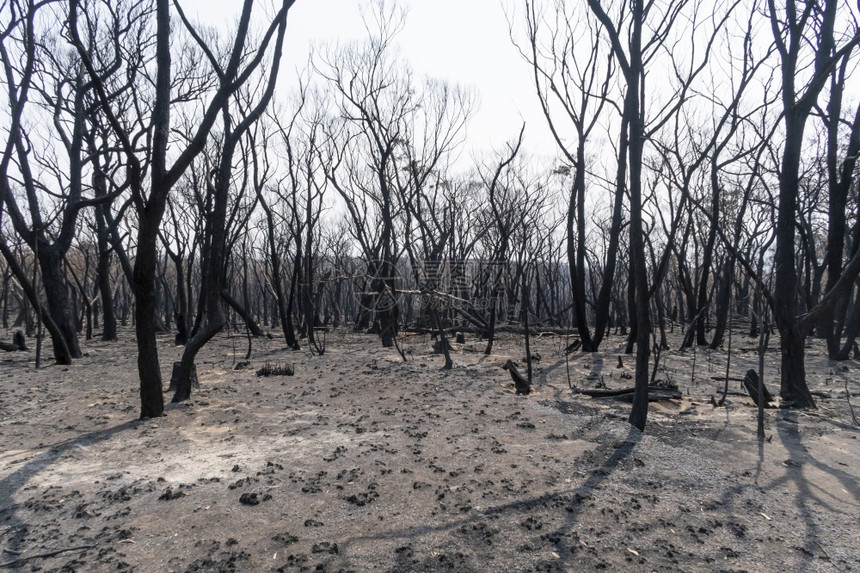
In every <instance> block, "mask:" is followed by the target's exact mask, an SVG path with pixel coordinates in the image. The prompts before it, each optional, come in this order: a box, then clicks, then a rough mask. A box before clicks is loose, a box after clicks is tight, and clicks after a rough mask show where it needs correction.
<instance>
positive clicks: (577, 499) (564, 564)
mask: <svg viewBox="0 0 860 573" xmlns="http://www.w3.org/2000/svg"><path fill="white" fill-rule="evenodd" d="M641 439H642V433H641V432H639V430H637V429H636V428H633V427H630V428H629V430H628V434H627V437H626V438H625V439H624V440H623V441H619V442H617V443H616V444H614V445H613V450H612V453H611V454H610V455H609V456H608V457H607V458H606V459H605V460H604V461H603V463H601V464H600V466H599V467H597V468H596V469H594V470H593V471H592V472H591V474H590V475H589V476H588V478H587V479H586V480H585V481H584V482H583V483H582V484H581V485H580V486H578V487H576V488H573V489H571V490H567V491H562V492H555V493H549V494H544V495H540V496H532V497H529V498H526V499H521V500H517V501H514V502H511V503H506V504H502V505H496V506H492V507H488V508H487V509H485V510H483V511H481V512H480V513H479V514H477V515H473V516H470V517H467V518H463V519H454V520H452V521H448V522H447V523H444V524H440V525H427V526H419V527H406V528H402V529H399V530H392V531H386V532H385V533H381V534H378V535H369V536H357V537H353V538H352V539H347V540H345V541H344V542H343V543H341V544H340V545H341V548H342V550H343V551H342V553H343V554H348V553H349V548H350V546H351V545H359V544H362V543H368V542H370V543H372V542H374V541H383V540H384V541H390V540H392V539H401V540H403V541H405V542H410V541H412V540H415V539H416V538H421V537H431V536H433V535H434V534H439V533H446V532H454V531H455V530H457V529H460V528H463V527H464V526H469V525H477V524H479V522H481V521H482V520H484V519H486V518H487V517H491V516H494V515H498V516H502V515H511V514H523V515H527V514H528V512H529V511H530V510H535V509H538V508H542V507H547V506H553V507H562V508H564V509H566V511H567V516H566V519H565V521H564V522H563V523H562V525H561V526H559V527H558V528H556V530H555V531H551V532H548V533H547V534H545V535H544V536H543V537H544V538H545V539H547V540H548V541H549V542H550V543H552V544H553V548H554V550H555V553H556V554H557V555H558V559H556V560H555V562H554V563H555V566H554V567H555V568H556V569H558V568H561V570H571V571H573V570H576V569H575V564H574V561H573V558H574V554H573V552H571V551H570V550H569V548H567V547H565V546H564V545H563V544H562V540H563V539H564V538H566V537H568V536H569V534H570V533H571V532H573V531H574V530H575V527H576V526H577V524H578V523H579V518H580V513H581V511H582V508H583V507H584V504H583V503H582V502H583V501H584V500H586V499H589V498H590V497H591V495H592V492H593V491H595V490H596V489H598V488H599V487H600V486H601V485H602V484H603V483H604V482H606V481H607V480H608V479H609V478H610V477H611V476H612V474H613V473H614V471H615V470H616V469H617V468H618V467H619V465H622V463H623V462H624V461H625V460H626V459H627V458H629V457H630V456H631V454H632V453H633V451H634V449H635V448H636V445H637V444H638V443H639V442H640V440H641ZM413 556H414V555H413V552H412V549H411V547H410V545H409V544H408V543H407V545H405V546H403V547H399V548H398V549H397V550H396V551H395V556H394V561H395V563H394V567H393V569H391V571H392V572H406V571H436V570H450V569H451V567H452V566H453V567H454V568H455V569H456V570H457V571H466V572H468V571H483V570H486V564H484V565H483V566H473V565H471V564H470V563H469V559H468V557H466V556H464V555H460V554H453V555H452V554H445V553H440V554H439V555H434V556H431V557H428V558H426V559H424V561H417V560H415V559H413Z"/></svg>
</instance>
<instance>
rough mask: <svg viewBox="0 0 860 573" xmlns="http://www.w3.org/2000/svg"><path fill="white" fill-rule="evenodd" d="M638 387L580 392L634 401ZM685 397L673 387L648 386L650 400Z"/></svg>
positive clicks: (595, 396) (587, 389)
mask: <svg viewBox="0 0 860 573" xmlns="http://www.w3.org/2000/svg"><path fill="white" fill-rule="evenodd" d="M634 392H636V388H622V389H610V388H584V389H581V390H579V393H580V394H584V395H586V396H591V397H592V398H618V399H619V400H624V401H628V402H632V401H633V394H634ZM682 397H683V395H682V394H681V392H679V391H678V390H674V389H672V388H662V387H660V386H649V387H648V401H649V402H659V401H660V400H680V399H681V398H682Z"/></svg>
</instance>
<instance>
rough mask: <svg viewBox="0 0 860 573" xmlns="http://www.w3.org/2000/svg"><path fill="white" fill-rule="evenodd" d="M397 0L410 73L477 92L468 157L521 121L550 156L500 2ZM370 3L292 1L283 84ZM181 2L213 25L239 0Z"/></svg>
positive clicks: (355, 28) (538, 150)
mask: <svg viewBox="0 0 860 573" xmlns="http://www.w3.org/2000/svg"><path fill="white" fill-rule="evenodd" d="M388 1H391V0H388ZM398 1H399V3H400V4H402V5H405V6H406V7H407V8H408V15H407V18H406V26H405V29H404V30H403V31H402V32H401V34H400V36H399V38H398V39H399V42H400V47H401V53H402V55H403V57H404V58H405V59H406V60H407V61H408V63H409V64H410V65H411V66H412V68H413V70H414V71H415V72H416V73H417V74H421V75H426V76H431V77H434V78H438V79H444V80H446V81H448V82H450V83H456V84H460V85H462V86H465V87H470V88H471V89H473V90H474V92H475V93H476V94H477V96H478V101H479V107H478V109H477V111H476V112H475V114H474V115H473V117H472V119H471V121H470V122H469V132H468V141H467V143H466V145H467V148H466V149H465V150H464V151H465V153H466V154H471V153H473V152H474V153H479V154H480V153H483V152H488V151H490V150H492V149H502V148H503V147H504V145H505V143H506V142H507V141H510V140H512V139H514V138H515V137H516V135H517V133H518V132H519V129H520V126H521V125H522V122H523V121H525V122H526V124H527V127H526V137H527V145H528V149H529V150H530V151H531V153H532V154H533V155H538V156H550V157H551V156H555V147H554V144H553V143H552V141H551V140H550V139H549V135H548V133H549V132H548V130H547V128H546V126H545V121H544V119H543V116H542V115H541V113H540V108H539V106H538V103H537V100H536V99H535V96H534V88H533V86H532V81H531V76H530V75H529V68H528V66H527V65H526V64H525V62H523V61H522V59H521V58H520V56H519V54H518V52H517V51H516V48H515V47H514V46H513V45H512V44H511V41H510V38H509V33H508V22H507V20H506V18H505V13H504V11H503V9H502V0H398ZM369 2H370V0H297V1H296V3H295V5H294V6H293V8H292V10H291V11H290V16H289V24H288V32H287V35H288V41H287V46H288V47H287V59H286V62H285V64H284V67H283V68H282V72H283V76H282V77H283V78H284V80H286V81H287V82H289V80H290V78H292V77H294V70H295V68H296V67H304V66H305V63H306V62H307V55H308V50H309V48H310V46H311V45H312V44H313V43H319V42H334V41H337V40H339V39H341V40H349V39H360V38H362V37H364V35H365V32H364V28H363V24H362V20H361V16H360V11H359V6H360V4H362V3H369ZM181 4H182V6H183V7H185V8H186V10H187V11H188V13H189V14H195V13H197V14H198V15H199V17H200V18H201V19H202V20H203V21H205V22H206V23H208V24H212V25H218V24H219V20H220V23H223V24H229V23H230V22H232V21H234V20H235V17H236V15H237V14H238V10H239V8H240V6H241V2H239V1H238V0H181Z"/></svg>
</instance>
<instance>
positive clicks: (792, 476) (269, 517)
mask: <svg viewBox="0 0 860 573" xmlns="http://www.w3.org/2000/svg"><path fill="white" fill-rule="evenodd" d="M3 334H4V339H8V338H9V337H8V336H6V333H3ZM122 336H123V338H122V340H121V341H120V342H119V343H102V342H97V341H91V342H88V343H86V344H85V351H86V353H87V356H86V357H85V358H83V359H82V360H79V361H76V362H75V364H74V365H73V366H71V367H61V366H47V367H44V368H42V369H39V370H35V369H34V368H33V354H32V352H30V353H24V352H18V353H3V354H0V360H2V365H0V441H2V444H3V446H2V448H0V452H2V453H0V547H2V550H0V568H5V569H10V570H13V571H116V570H120V571H122V570H133V571H177V572H178V571H396V572H405V571H587V570H594V569H608V570H629V571H780V570H782V571H840V572H841V571H850V570H854V571H857V570H860V541H858V540H860V467H859V466H858V460H860V439H858V436H860V429H858V428H857V427H854V426H853V425H852V423H851V414H850V412H849V406H848V401H847V400H846V396H845V390H844V384H845V380H846V379H847V380H848V385H849V388H850V390H851V391H852V392H853V393H854V395H855V398H854V402H853V403H854V405H855V408H857V407H860V398H857V397H856V396H857V394H858V391H860V379H858V374H857V373H858V369H860V364H858V363H857V362H855V361H848V362H845V363H829V362H828V361H827V360H826V359H825V358H822V352H821V347H820V346H819V343H818V342H815V343H814V347H813V348H811V349H809V367H808V370H809V378H810V382H811V386H812V389H813V390H814V391H816V392H819V393H821V394H820V396H819V398H818V405H819V408H818V410H816V411H810V412H796V411H787V410H779V409H772V410H768V411H767V413H766V416H767V418H766V435H767V436H768V439H767V441H766V442H765V443H764V444H763V447H759V444H758V441H757V440H756V438H755V415H756V410H755V408H754V406H753V405H752V402H751V401H750V400H749V399H748V398H745V397H743V396H741V395H734V394H733V395H730V396H729V399H728V402H727V404H726V406H725V407H714V406H713V405H712V404H711V403H710V399H711V396H713V395H715V394H716V392H717V388H718V387H720V386H721V382H718V381H716V380H714V377H720V376H722V375H724V373H725V368H726V358H727V353H726V352H725V351H719V352H708V351H707V350H706V349H703V348H702V349H698V350H697V351H696V352H695V353H694V352H693V351H687V352H686V353H679V352H674V351H673V352H668V353H665V354H664V356H663V364H664V366H663V367H662V368H661V370H660V372H659V375H658V378H659V379H663V380H667V379H668V380H670V381H671V382H674V383H675V384H677V385H678V387H679V388H680V390H681V391H682V392H683V394H684V398H683V399H682V400H680V401H667V402H661V403H656V404H652V408H651V411H650V415H649V425H648V428H647V431H646V432H645V433H644V434H640V433H639V432H637V431H635V430H632V429H631V428H630V426H629V425H628V424H627V422H626V417H627V413H628V411H629V408H630V406H629V404H627V403H624V402H622V401H619V400H616V399H605V398H601V399H592V398H588V397H585V396H582V395H578V394H576V393H574V392H571V390H570V389H569V387H568V375H567V372H568V365H567V364H566V363H565V360H564V355H563V352H562V349H563V348H564V346H565V340H564V338H562V337H553V336H543V337H540V338H538V339H537V340H536V341H535V344H536V350H537V352H538V353H539V354H540V355H541V357H542V359H541V361H540V362H539V363H538V364H537V370H536V373H535V380H536V391H535V392H534V393H533V394H531V395H529V396H517V395H515V394H514V392H513V385H512V383H511V380H510V377H509V376H508V373H507V372H506V371H504V370H502V369H501V368H500V366H501V365H502V364H503V363H504V361H505V360H507V359H508V358H513V359H514V360H516V361H520V363H522V360H523V350H522V341H521V340H520V339H519V338H516V337H513V336H511V335H506V336H504V337H503V338H502V340H501V341H500V342H499V344H498V346H497V351H498V354H496V355H493V356H484V354H483V353H482V352H481V350H483V343H481V342H479V341H477V340H474V339H469V338H467V340H466V343H465V344H464V345H459V346H457V348H456V350H455V352H454V360H455V368H454V370H452V371H449V372H446V371H442V370H441V366H442V364H443V360H442V357H441V356H437V355H433V354H432V353H431V349H432V341H431V340H430V337H429V336H405V337H403V339H402V345H403V347H404V350H405V351H406V353H407V355H408V358H409V360H408V362H406V363H404V362H402V361H401V360H400V358H399V356H398V355H397V354H396V353H395V352H390V351H388V350H385V349H382V348H380V346H379V343H378V339H376V338H375V337H372V336H367V335H360V334H355V333H352V332H348V331H335V332H332V333H329V335H328V337H327V342H328V346H327V351H326V353H325V354H324V355H323V356H312V355H311V354H310V353H309V352H308V351H299V352H290V351H285V350H283V344H282V343H281V342H280V341H278V340H277V339H275V340H268V339H261V340H254V343H253V344H254V353H253V358H252V362H251V364H250V365H249V366H247V367H245V368H243V369H239V370H237V369H235V368H234V366H235V364H236V363H237V362H239V361H240V360H241V359H242V354H244V351H245V345H246V342H245V340H244V338H242V337H239V336H235V335H234V336H232V337H231V336H228V335H224V336H221V337H219V338H218V339H217V340H216V341H214V342H213V343H212V344H210V345H209V347H207V348H206V349H205V350H204V351H203V353H202V354H201V357H200V360H199V361H198V371H199V374H200V381H201V387H200V388H199V389H198V390H196V391H195V392H194V395H193V398H192V401H191V402H188V403H185V404H180V405H170V406H169V407H168V411H167V415H166V416H165V417H163V418H159V419H153V420H146V421H138V420H136V416H137V413H138V398H137V387H136V385H137V381H136V372H135V369H134V363H135V354H134V342H133V338H132V334H131V333H130V332H124V333H123V335H122ZM162 342H163V350H162V365H163V368H164V370H165V371H166V370H167V369H168V367H169V365H170V363H171V362H172V361H173V360H176V359H178V356H179V353H180V350H181V349H179V348H175V347H173V346H172V345H170V338H169V337H164V338H163V339H162ZM622 342H623V341H622V340H621V339H620V338H613V339H610V340H609V341H608V342H607V343H605V347H606V348H605V351H604V352H601V353H596V354H583V353H576V354H573V355H571V357H570V361H569V371H570V380H571V382H572V383H573V384H575V385H577V386H579V387H593V386H595V384H597V383H599V382H600V381H601V380H602V381H603V382H604V383H605V384H606V385H607V386H608V387H610V388H621V387H625V386H628V385H630V383H631V380H630V379H629V376H630V375H631V368H632V365H633V361H632V358H629V357H625V359H624V367H622V368H618V367H617V366H618V358H617V356H618V355H619V354H620V351H621V348H622ZM753 345H754V342H752V341H750V340H749V339H746V338H743V339H741V337H739V336H736V337H735V346H736V348H735V349H734V350H733V351H732V352H731V372H732V376H743V373H744V372H745V371H746V369H747V368H749V367H751V366H754V364H755V363H756V356H755V354H754V352H753V351H752V347H753ZM31 346H32V345H31ZM777 356H778V355H777V352H776V351H772V352H770V353H769V354H768V356H767V364H768V375H769V379H768V384H769V385H770V387H771V390H774V391H775V390H776V387H775V384H774V376H776V372H777V370H776V368H777V366H776V359H777ZM288 362H289V363H294V364H295V369H296V372H295V375H294V376H289V377H288V376H273V377H257V376H256V374H255V372H256V370H257V369H258V368H260V367H261V366H263V365H265V364H266V363H269V364H271V365H279V364H283V363H288ZM739 386H740V385H739V384H738V383H737V382H731V384H730V389H731V390H732V391H738V390H739V389H740V388H739ZM168 399H169V395H168ZM858 413H860V412H858Z"/></svg>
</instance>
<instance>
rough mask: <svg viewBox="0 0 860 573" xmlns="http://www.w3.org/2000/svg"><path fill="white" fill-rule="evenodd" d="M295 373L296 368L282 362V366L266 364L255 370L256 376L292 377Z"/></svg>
mask: <svg viewBox="0 0 860 573" xmlns="http://www.w3.org/2000/svg"><path fill="white" fill-rule="evenodd" d="M295 373H296V368H295V366H293V365H292V364H289V363H287V362H284V363H283V364H269V363H268V362H266V364H265V365H264V366H263V367H262V368H260V369H259V370H257V376H292V375H293V374H295Z"/></svg>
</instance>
